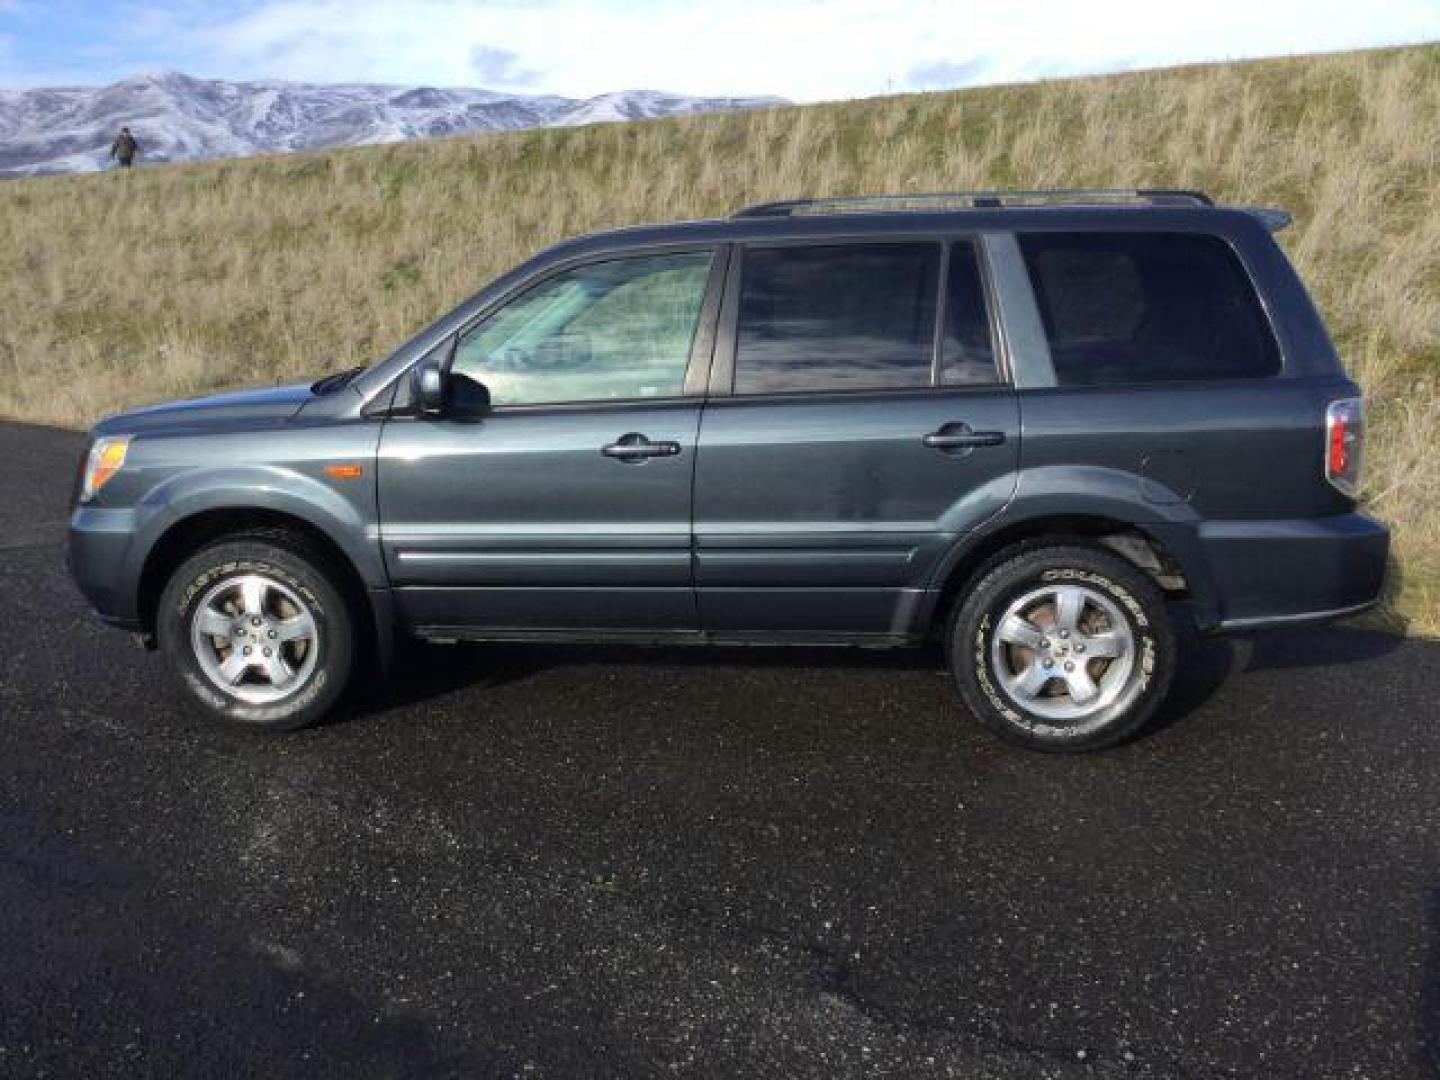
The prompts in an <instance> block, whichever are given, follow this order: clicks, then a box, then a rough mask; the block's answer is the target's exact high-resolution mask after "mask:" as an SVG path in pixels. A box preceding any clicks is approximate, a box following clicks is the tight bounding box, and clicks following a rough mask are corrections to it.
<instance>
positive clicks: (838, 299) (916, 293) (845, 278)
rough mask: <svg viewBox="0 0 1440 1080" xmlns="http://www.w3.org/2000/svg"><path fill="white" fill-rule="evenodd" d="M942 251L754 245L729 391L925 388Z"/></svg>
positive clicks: (929, 247)
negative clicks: (767, 246)
mask: <svg viewBox="0 0 1440 1080" xmlns="http://www.w3.org/2000/svg"><path fill="white" fill-rule="evenodd" d="M939 269H940V245H938V244H922V243H912V244H851V245H837V246H828V245H827V246H798V247H788V248H782V247H777V248H752V249H750V250H748V251H746V252H745V261H744V265H743V268H742V274H741V285H740V312H739V326H738V328H737V333H736V342H735V393H737V394H769V393H781V392H787V391H821V390H865V389H877V390H883V389H895V388H903V387H916V386H929V385H930V368H931V358H932V356H933V355H934V335H935V303H936V294H937V292H938V289H939Z"/></svg>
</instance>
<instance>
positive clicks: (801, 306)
mask: <svg viewBox="0 0 1440 1080" xmlns="http://www.w3.org/2000/svg"><path fill="white" fill-rule="evenodd" d="M736 272H737V270H736V269H732V274H735V273H736ZM738 277H739V281H738V289H737V288H736V287H735V286H734V285H732V288H731V294H732V295H733V297H734V300H733V303H732V300H731V299H728V298H727V301H726V305H727V313H726V317H725V319H724V327H725V329H724V330H723V331H722V334H721V347H720V348H718V349H717V353H716V372H715V381H716V384H717V385H716V387H715V391H716V393H715V394H714V395H713V396H712V397H711V400H710V402H709V403H708V404H707V405H706V408H705V414H704V417H703V419H702V421H701V428H700V450H699V464H698V466H697V470H696V478H695V489H696V495H695V500H696V501H695V541H696V586H697V591H698V597H699V603H700V614H701V623H702V625H703V627H704V628H705V629H706V630H707V631H710V632H712V633H716V634H720V635H724V634H732V633H733V634H740V635H745V634H776V633H779V634H792V635H799V636H805V637H810V636H828V635H845V636H857V635H866V636H883V637H891V636H899V635H906V634H909V633H913V632H915V630H916V629H917V627H916V626H915V615H916V613H917V612H918V611H919V610H920V609H921V606H922V605H921V600H922V597H923V595H924V592H925V589H926V587H927V586H928V584H929V583H930V581H931V578H932V577H933V574H934V572H935V569H936V567H937V564H938V562H939V560H940V559H941V558H942V557H943V555H944V554H945V553H946V552H947V550H948V549H949V548H950V547H951V546H952V545H953V544H954V543H955V541H956V538H957V537H958V536H960V535H961V534H963V533H965V532H966V531H968V530H970V529H972V528H974V527H975V526H977V525H979V524H981V523H982V522H984V521H985V520H987V519H988V518H990V517H992V516H993V515H994V514H996V513H997V512H999V511H1000V510H1001V509H1002V508H1003V507H1004V505H1005V503H1006V502H1007V501H1008V500H1009V498H1010V496H1011V495H1012V493H1013V492H1014V490H1015V469H1016V463H1017V460H1018V455H1019V446H1020V426H1019V409H1018V405H1017V401H1016V397H1015V393H1014V391H1013V390H1012V389H1011V387H1010V386H1009V385H1007V383H1006V381H1005V380H1004V378H1003V374H1002V372H1001V370H1000V365H999V364H998V363H997V350H996V346H995V335H994V334H993V333H992V328H991V321H990V317H989V314H988V310H987V304H986V296H985V293H986V289H985V286H984V282H983V274H982V273H981V263H980V261H979V258H978V251H977V248H976V245H975V244H973V243H971V242H970V241H968V240H957V241H955V242H954V243H951V244H948V245H942V244H940V243H934V242H884V243H879V242H867V243H836V242H835V241H827V242H825V243H823V244H821V243H815V244H805V245H798V244H794V243H793V242H792V243H790V244H787V245H779V246H775V245H767V246H759V245H756V246H751V247H748V248H747V249H745V251H744V252H743V257H742V259H741V263H740V265H739V267H738ZM937 327H939V328H943V330H941V331H938V332H937Z"/></svg>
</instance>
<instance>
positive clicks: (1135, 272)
mask: <svg viewBox="0 0 1440 1080" xmlns="http://www.w3.org/2000/svg"><path fill="white" fill-rule="evenodd" d="M1019 240H1020V247H1021V250H1022V251H1024V253H1025V262H1026V264H1027V265H1028V267H1029V269H1030V279H1031V281H1032V282H1034V285H1035V294H1036V299H1037V300H1038V302H1039V304H1040V314H1041V317H1042V318H1043V319H1044V320H1045V330H1046V332H1047V333H1048V334H1049V336H1050V352H1051V355H1052V356H1053V357H1054V361H1055V375H1056V378H1057V379H1058V380H1059V382H1060V384H1061V385H1071V386H1076V385H1104V384H1116V383H1151V382H1174V381H1184V380H1193V379H1235V378H1259V377H1263V376H1267V375H1274V374H1276V373H1277V372H1278V371H1279V370H1280V352H1279V349H1278V348H1277V346H1276V344H1275V338H1274V336H1273V335H1272V334H1271V332H1270V327H1269V324H1268V323H1267V322H1266V320H1265V315H1264V312H1263V311H1262V310H1261V308H1260V304H1259V301H1258V300H1257V298H1256V296H1255V290H1254V288H1253V286H1252V285H1251V284H1250V281H1249V279H1248V278H1247V277H1246V275H1245V272H1244V269H1243V268H1242V267H1241V266H1240V263H1239V261H1238V260H1237V259H1236V257H1235V253H1234V252H1233V251H1231V250H1230V247H1229V246H1228V245H1227V244H1226V243H1225V242H1224V241H1223V240H1220V239H1219V238H1218V237H1214V236H1199V235H1194V234H1190V233H1129V232H1127V233H1030V234H1022V235H1021V236H1020V237H1019Z"/></svg>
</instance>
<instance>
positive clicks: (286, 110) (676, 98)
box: [0, 71, 786, 176]
mask: <svg viewBox="0 0 1440 1080" xmlns="http://www.w3.org/2000/svg"><path fill="white" fill-rule="evenodd" d="M784 104H786V102H785V101H784V99H782V98H775V97H749V98H697V97H682V96H680V95H678V94H663V93H656V92H654V91H649V90H632V91H624V92H621V93H613V94H602V95H600V96H599V97H594V98H589V99H586V100H577V99H574V98H564V97H556V96H554V95H548V94H545V95H524V94H503V93H495V92H493V91H490V90H471V89H448V88H438V87H432V86H409V87H407V86H381V85H371V84H365V83H355V84H337V85H333V86H331V85H317V84H310V83H285V82H224V81H221V80H217V79H196V78H192V77H191V76H189V75H183V74H181V73H179V72H175V71H161V72H154V73H151V74H146V75H139V76H136V77H134V78H130V79H125V80H122V81H121V82H117V83H112V84H111V85H109V86H103V87H53V88H47V89H37V90H0V176H16V175H25V174H32V173H54V172H91V171H94V170H96V169H100V168H103V167H104V166H105V164H106V163H107V161H108V154H109V150H110V144H111V141H112V140H113V139H114V138H115V135H116V133H117V132H118V131H119V130H120V126H121V125H122V124H128V125H129V127H130V130H131V131H132V132H133V133H134V134H135V138H136V139H137V140H138V141H139V143H140V149H141V161H142V162H145V163H150V162H157V161H195V160H200V159H203V158H217V157H241V156H244V155H247V154H262V153H274V152H277V151H285V150H311V149H318V148H321V147H328V146H354V145H360V144H366V143H384V142H398V141H400V140H402V139H423V138H430V137H433V136H438V135H463V134H467V133H471V132H479V131H502V130H513V129H516V128H530V127H553V126H564V125H571V124H593V123H601V122H605V121H611V120H641V119H646V118H649V117H659V116H677V115H681V114H686V113H698V112H716V111H724V110H733V109H751V108H763V107H767V106H774V105H784Z"/></svg>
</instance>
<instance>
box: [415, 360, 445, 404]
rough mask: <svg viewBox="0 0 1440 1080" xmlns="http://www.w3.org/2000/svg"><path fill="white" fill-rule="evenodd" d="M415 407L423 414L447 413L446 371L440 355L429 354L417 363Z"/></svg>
mask: <svg viewBox="0 0 1440 1080" xmlns="http://www.w3.org/2000/svg"><path fill="white" fill-rule="evenodd" d="M414 379H415V393H414V395H413V397H414V401H415V409H416V411H418V412H419V413H420V415H421V416H442V415H444V413H445V371H444V367H443V365H442V362H441V361H440V359H439V358H438V357H430V356H427V357H426V358H425V359H424V360H422V361H421V362H420V363H419V364H417V365H415V375H414Z"/></svg>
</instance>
